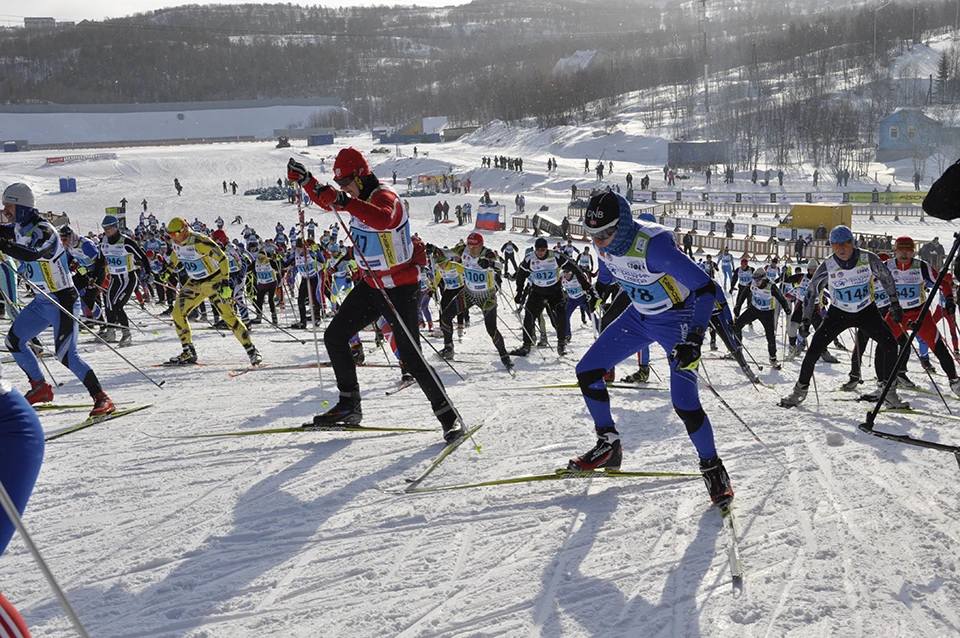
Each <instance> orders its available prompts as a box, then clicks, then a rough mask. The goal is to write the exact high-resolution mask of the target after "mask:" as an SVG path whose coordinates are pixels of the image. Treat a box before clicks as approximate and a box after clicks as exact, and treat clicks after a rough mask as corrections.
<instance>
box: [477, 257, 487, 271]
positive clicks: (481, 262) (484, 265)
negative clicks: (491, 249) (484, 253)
mask: <svg viewBox="0 0 960 638" xmlns="http://www.w3.org/2000/svg"><path fill="white" fill-rule="evenodd" d="M477 265H478V266H480V267H481V268H483V269H484V270H486V269H487V268H489V267H490V260H489V259H487V258H486V257H481V258H480V259H478V260H477Z"/></svg>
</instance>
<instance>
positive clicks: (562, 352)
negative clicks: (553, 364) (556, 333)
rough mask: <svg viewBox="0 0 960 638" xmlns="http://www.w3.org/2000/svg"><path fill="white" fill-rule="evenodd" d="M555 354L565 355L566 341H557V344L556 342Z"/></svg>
mask: <svg viewBox="0 0 960 638" xmlns="http://www.w3.org/2000/svg"><path fill="white" fill-rule="evenodd" d="M557 356H558V357H565V356H567V345H566V343H558V344H557Z"/></svg>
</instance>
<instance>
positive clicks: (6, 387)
mask: <svg viewBox="0 0 960 638" xmlns="http://www.w3.org/2000/svg"><path fill="white" fill-rule="evenodd" d="M43 448H44V442H43V428H42V427H41V425H40V419H39V418H37V413H36V412H35V411H34V410H33V408H31V407H30V404H29V403H28V402H27V400H26V399H24V398H23V395H22V394H20V393H19V392H17V390H16V389H15V388H14V387H13V386H12V385H10V382H9V381H7V380H6V379H4V378H3V368H2V367H0V484H2V485H3V489H4V490H6V492H7V494H9V496H10V500H12V501H13V506H14V507H15V508H16V509H17V511H18V512H19V513H20V514H23V511H24V509H26V507H27V501H28V500H29V499H30V494H31V493H32V492H33V486H34V485H35V484H36V482H37V476H38V475H39V474H40V465H41V463H42V462H43ZM14 529H15V528H14V525H13V521H11V520H10V519H9V517H7V515H6V514H5V513H0V556H2V555H3V552H4V550H6V548H7V545H8V544H9V543H10V539H12V538H13V532H14ZM0 636H4V637H6V636H10V637H11V638H20V637H23V638H29V637H30V632H29V631H28V630H27V624H26V623H25V622H24V620H23V618H22V617H21V616H20V614H19V612H17V610H16V609H15V608H14V607H13V605H12V604H10V602H9V601H8V600H7V599H6V598H4V597H3V594H0Z"/></svg>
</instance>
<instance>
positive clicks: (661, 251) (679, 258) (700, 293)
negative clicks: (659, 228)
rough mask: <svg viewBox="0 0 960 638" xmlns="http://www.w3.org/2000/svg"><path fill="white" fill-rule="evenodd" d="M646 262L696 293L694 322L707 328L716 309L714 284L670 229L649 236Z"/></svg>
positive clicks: (697, 325)
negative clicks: (682, 248)
mask: <svg viewBox="0 0 960 638" xmlns="http://www.w3.org/2000/svg"><path fill="white" fill-rule="evenodd" d="M647 264H648V265H649V268H650V270H651V271H654V272H662V273H666V274H668V275H670V276H671V277H673V279H674V280H676V281H678V282H680V283H681V284H683V285H684V286H686V287H687V288H688V289H690V291H691V292H690V294H691V295H694V299H695V301H694V309H693V326H692V327H698V328H702V329H704V330H706V327H707V323H708V322H709V321H710V314H711V313H712V312H713V304H714V301H715V299H716V297H715V296H714V293H713V291H714V289H715V286H714V284H713V280H712V279H710V276H709V275H707V273H705V272H703V270H702V269H701V268H700V266H698V265H697V264H696V263H694V261H693V260H692V259H690V258H689V257H687V256H686V255H684V254H683V253H682V252H680V249H679V248H677V245H676V244H675V243H674V242H673V237H672V236H671V235H670V233H660V234H658V235H654V236H653V237H652V238H651V239H650V246H649V248H647Z"/></svg>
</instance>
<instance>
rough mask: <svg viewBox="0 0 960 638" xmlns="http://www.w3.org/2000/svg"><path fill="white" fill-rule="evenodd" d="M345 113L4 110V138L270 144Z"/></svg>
mask: <svg viewBox="0 0 960 638" xmlns="http://www.w3.org/2000/svg"><path fill="white" fill-rule="evenodd" d="M341 110H342V106H341V104H340V99H339V98H335V97H330V98H310V99H272V100H223V101H216V102H164V103H155V104H19V105H0V139H7V140H9V139H23V138H26V139H28V140H29V141H30V146H31V148H38V147H41V148H42V147H44V146H46V147H56V148H69V147H97V146H100V147H104V146H124V145H132V144H178V143H193V142H216V141H240V140H266V139H276V137H277V135H282V134H284V133H280V134H274V130H275V129H281V128H284V129H287V128H294V129H295V130H299V131H304V130H308V129H307V128H306V127H308V126H309V124H310V122H311V121H314V120H315V118H316V117H317V115H318V114H320V115H329V114H331V113H336V112H339V111H341ZM326 131H327V129H322V130H321V131H320V132H321V133H325V132H326ZM292 136H293V137H306V135H303V134H300V135H297V134H294V135H292Z"/></svg>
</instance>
